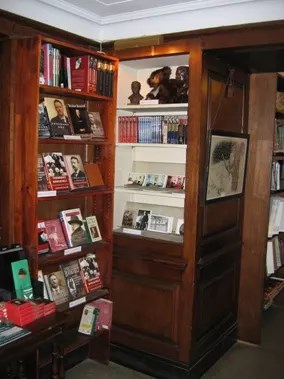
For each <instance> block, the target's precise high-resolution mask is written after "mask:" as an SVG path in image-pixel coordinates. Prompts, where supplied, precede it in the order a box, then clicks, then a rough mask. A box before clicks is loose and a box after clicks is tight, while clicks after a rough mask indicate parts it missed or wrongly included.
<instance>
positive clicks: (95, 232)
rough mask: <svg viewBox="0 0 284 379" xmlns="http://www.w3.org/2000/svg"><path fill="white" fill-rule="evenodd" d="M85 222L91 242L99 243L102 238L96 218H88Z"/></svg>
mask: <svg viewBox="0 0 284 379" xmlns="http://www.w3.org/2000/svg"><path fill="white" fill-rule="evenodd" d="M85 220H86V226H87V231H88V233H89V237H90V240H91V241H92V242H97V241H101V239H102V236H101V232H100V228H99V225H98V221H97V218H96V216H88V217H86V219H85Z"/></svg>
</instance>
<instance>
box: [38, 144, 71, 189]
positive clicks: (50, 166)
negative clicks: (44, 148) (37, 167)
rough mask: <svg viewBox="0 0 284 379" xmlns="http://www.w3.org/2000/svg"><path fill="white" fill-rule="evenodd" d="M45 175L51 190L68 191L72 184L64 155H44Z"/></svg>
mask: <svg viewBox="0 0 284 379" xmlns="http://www.w3.org/2000/svg"><path fill="white" fill-rule="evenodd" d="M42 156H43V161H44V167H45V173H46V176H47V180H48V183H49V186H50V188H51V190H56V191H68V190H69V189H70V183H69V178H68V174H67V171H66V167H65V162H64V158H63V154H62V153H58V152H57V153H54V152H53V153H43V154H42Z"/></svg>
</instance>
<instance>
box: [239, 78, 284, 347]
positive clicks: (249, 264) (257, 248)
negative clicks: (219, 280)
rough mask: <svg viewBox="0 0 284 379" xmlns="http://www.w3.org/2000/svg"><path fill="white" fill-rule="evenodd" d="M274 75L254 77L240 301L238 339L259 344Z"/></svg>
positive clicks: (251, 93) (250, 101)
mask: <svg viewBox="0 0 284 379" xmlns="http://www.w3.org/2000/svg"><path fill="white" fill-rule="evenodd" d="M276 88H277V77H276V74H253V75H251V79H250V99H249V134H250V147H249V160H248V169H247V182H246V188H245V211H244V225H243V251H242V265H241V280H240V297H239V316H238V318H239V338H240V339H242V340H245V341H248V342H252V343H259V342H260V337H261V316H262V301H263V284H264V273H265V256H266V241H267V238H266V236H267V228H268V215H269V195H270V180H271V163H272V150H273V133H274V116H275V99H276Z"/></svg>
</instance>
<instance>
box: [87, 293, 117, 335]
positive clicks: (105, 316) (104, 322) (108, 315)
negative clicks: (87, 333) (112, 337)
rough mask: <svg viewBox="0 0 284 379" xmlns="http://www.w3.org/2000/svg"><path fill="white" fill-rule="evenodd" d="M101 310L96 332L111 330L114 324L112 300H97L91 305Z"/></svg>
mask: <svg viewBox="0 0 284 379" xmlns="http://www.w3.org/2000/svg"><path fill="white" fill-rule="evenodd" d="M90 304H91V305H92V306H95V307H96V308H97V309H99V311H100V312H99V316H98V319H97V322H96V325H95V331H96V332H97V331H99V330H102V329H108V330H109V329H110V328H111V324H112V308H113V303H112V301H111V300H107V299H97V300H94V301H92V302H91V303H90Z"/></svg>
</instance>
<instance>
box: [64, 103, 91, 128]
mask: <svg viewBox="0 0 284 379" xmlns="http://www.w3.org/2000/svg"><path fill="white" fill-rule="evenodd" d="M67 110H68V114H69V117H70V121H71V125H72V128H73V133H74V134H79V135H81V134H90V133H91V128H90V124H89V116H88V111H87V107H86V105H85V104H67Z"/></svg>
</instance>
